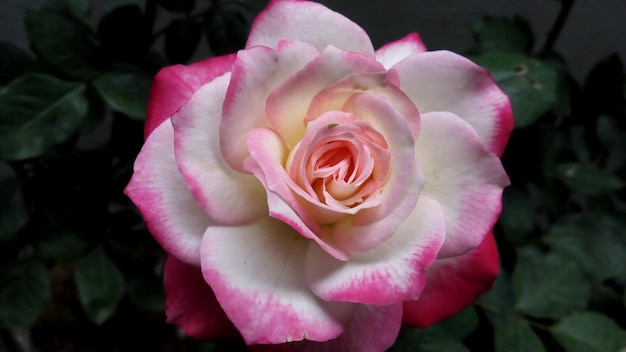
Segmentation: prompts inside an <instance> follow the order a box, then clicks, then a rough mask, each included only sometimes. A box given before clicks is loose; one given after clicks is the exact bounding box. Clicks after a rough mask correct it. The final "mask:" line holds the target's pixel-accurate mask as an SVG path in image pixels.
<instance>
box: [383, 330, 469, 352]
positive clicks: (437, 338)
mask: <svg viewBox="0 0 626 352" xmlns="http://www.w3.org/2000/svg"><path fill="white" fill-rule="evenodd" d="M417 346H419V349H418V350H419V351H420V352H431V351H432V352H439V351H446V352H448V351H449V352H469V349H467V347H465V346H464V345H463V343H461V341H459V340H457V339H456V338H454V337H452V336H451V335H448V334H446V333H445V331H443V330H441V329H437V328H429V329H412V328H404V329H403V331H401V333H400V336H398V339H397V340H396V342H395V344H394V345H393V346H392V347H391V348H390V349H389V352H405V351H406V352H409V351H411V352H413V351H416V347H417Z"/></svg>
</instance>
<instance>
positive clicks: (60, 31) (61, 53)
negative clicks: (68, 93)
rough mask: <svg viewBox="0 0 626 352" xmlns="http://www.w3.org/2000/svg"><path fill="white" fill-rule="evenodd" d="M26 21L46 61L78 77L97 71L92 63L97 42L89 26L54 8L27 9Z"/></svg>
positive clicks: (38, 51)
mask: <svg viewBox="0 0 626 352" xmlns="http://www.w3.org/2000/svg"><path fill="white" fill-rule="evenodd" d="M24 21H25V23H26V30H27V31H28V36H29V39H30V42H31V45H32V47H33V48H34V50H35V51H36V52H37V54H38V55H39V56H40V57H41V58H42V59H43V60H44V61H45V62H47V63H48V64H50V65H51V66H52V67H54V68H55V69H56V70H58V71H59V72H62V73H63V74H65V75H67V76H68V77H72V78H75V79H81V80H88V79H91V78H93V77H95V76H96V75H98V71H97V70H95V69H94V68H93V67H92V66H91V60H92V58H93V56H94V55H95V52H96V49H97V47H98V44H97V42H96V40H95V39H94V37H93V36H92V35H91V32H90V31H89V29H88V28H86V27H84V26H82V25H79V24H78V23H75V22H72V21H71V20H69V19H67V18H65V17H63V16H62V15H60V14H58V13H55V12H51V11H33V10H26V17H25V18H24Z"/></svg>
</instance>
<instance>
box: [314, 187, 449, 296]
mask: <svg viewBox="0 0 626 352" xmlns="http://www.w3.org/2000/svg"><path fill="white" fill-rule="evenodd" d="M444 222H445V220H444V215H443V210H442V208H441V206H439V204H438V203H437V202H435V201H433V200H432V199H429V198H427V197H420V199H419V201H418V202H417V205H416V207H415V209H414V210H413V212H412V213H411V215H410V216H409V217H408V218H407V219H406V220H405V221H404V222H403V223H402V225H401V226H400V228H399V229H398V231H397V232H396V233H395V234H394V235H393V236H392V237H391V238H389V239H388V240H387V241H385V242H383V243H381V244H379V245H378V246H377V247H376V248H374V249H372V250H370V251H368V252H359V253H351V254H350V260H349V261H346V262H341V261H338V260H336V259H334V258H331V257H329V256H328V254H327V253H326V252H324V251H323V250H321V249H320V248H319V247H317V246H310V247H309V250H308V252H307V257H306V273H307V280H308V282H309V285H310V287H311V289H312V290H313V292H314V293H315V294H316V295H317V296H318V297H320V298H322V299H324V300H329V301H347V302H356V303H365V304H375V305H384V304H390V303H394V302H399V301H407V300H415V299H417V298H418V297H419V295H420V293H421V292H422V288H423V287H424V284H425V282H426V274H425V272H424V269H425V268H426V267H428V266H429V265H430V264H431V263H432V262H433V260H435V258H436V257H437V253H438V251H439V248H441V245H442V244H443V241H444V238H445V227H444Z"/></svg>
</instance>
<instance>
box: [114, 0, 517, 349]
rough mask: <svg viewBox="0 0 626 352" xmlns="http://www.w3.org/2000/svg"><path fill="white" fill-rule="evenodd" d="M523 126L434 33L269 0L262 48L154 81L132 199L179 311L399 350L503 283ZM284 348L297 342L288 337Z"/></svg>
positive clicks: (211, 322)
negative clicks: (417, 331) (373, 32)
mask: <svg viewBox="0 0 626 352" xmlns="http://www.w3.org/2000/svg"><path fill="white" fill-rule="evenodd" d="M512 126H513V120H512V114H511V106H510V103H509V100H508V98H507V96H506V95H505V94H504V93H502V91H501V90H500V89H499V88H498V87H497V86H496V84H495V83H494V81H493V79H492V77H491V75H490V74H489V73H488V72H487V71H486V70H485V69H483V68H481V67H479V66H477V65H475V64H474V63H472V62H471V61H469V60H467V59H465V58H463V57H461V56H459V55H457V54H454V53H451V52H448V51H432V52H428V51H426V49H425V46H424V44H423V43H422V42H421V40H420V37H419V36H418V35H417V34H409V35H408V36H406V37H404V38H402V39H400V40H397V41H395V42H391V43H389V44H386V45H384V46H383V47H382V48H380V49H378V50H376V51H375V50H374V49H373V47H372V43H371V41H370V39H369V37H368V36H367V34H366V33H365V32H364V30H363V29H361V28H360V27H359V26H358V25H356V24H355V23H353V22H351V21H350V20H348V19H347V18H345V17H343V16H342V15H340V14H338V13H336V12H333V11H331V10H329V9H327V8H326V7H324V6H322V5H320V4H317V3H313V2H306V1H294V0H286V1H272V2H270V4H269V5H268V7H267V8H266V9H265V10H264V11H263V12H261V14H260V15H259V16H258V17H257V18H256V20H255V21H254V23H253V25H252V29H251V32H250V36H249V38H248V41H247V44H246V46H245V48H244V49H243V50H241V51H239V52H237V53H234V54H231V55H226V56H219V57H213V58H209V59H206V60H204V61H200V62H197V63H194V64H191V65H189V66H183V65H175V66H171V67H166V68H164V69H162V70H161V71H160V72H159V73H158V74H157V76H156V77H155V79H154V83H153V86H152V91H151V98H150V104H149V108H148V117H147V122H146V133H145V137H146V140H145V144H144V146H143V148H142V150H141V152H140V154H139V156H138V157H137V160H136V162H135V167H134V174H133V177H132V179H131V181H130V183H129V185H128V186H127V188H126V193H127V194H128V196H129V197H130V198H131V199H132V200H133V201H134V203H135V204H136V205H137V207H138V208H139V210H140V211H141V213H142V215H143V217H144V219H145V222H146V224H147V227H148V229H149V230H150V232H151V233H152V234H153V235H154V237H155V239H156V240H157V241H158V242H159V243H160V244H161V245H162V246H163V247H164V248H165V250H166V251H167V252H168V253H169V256H168V259H167V262H166V264H165V268H164V285H165V291H166V295H167V310H166V313H167V317H168V321H169V322H171V323H174V324H177V325H179V326H180V327H181V329H182V330H183V332H184V333H185V334H187V335H188V336H191V337H195V338H204V339H212V338H220V337H227V336H241V338H243V340H244V341H245V343H246V344H248V345H266V346H256V348H268V349H286V350H289V351H298V350H320V349H323V350H327V351H335V350H337V351H365V350H371V351H382V350H385V349H386V348H388V347H389V346H391V345H392V344H393V342H394V341H395V339H396V337H397V335H398V332H399V330H400V327H401V325H402V324H403V323H404V324H408V325H411V326H417V327H425V326H428V325H430V324H433V323H435V322H437V321H439V320H441V319H443V318H446V317H448V316H451V315H453V314H455V313H456V312H458V311H459V310H461V309H462V308H464V307H466V306H467V305H469V304H471V302H472V301H473V300H474V299H475V298H476V297H477V296H478V295H479V294H481V293H482V292H484V291H485V290H487V289H488V288H490V287H491V284H492V282H493V280H494V278H495V276H496V274H497V272H498V269H499V262H498V254H497V250H496V246H495V243H494V240H493V236H492V234H491V230H492V227H493V226H494V224H495V222H496V220H497V218H498V216H499V214H500V210H501V198H502V190H503V188H504V187H505V186H507V185H508V183H509V180H508V177H507V175H506V173H505V171H504V170H503V168H502V165H501V162H500V158H499V157H500V155H501V154H502V152H503V149H504V147H505V144H506V142H507V140H508V137H509V134H510V132H511V129H512ZM278 344H281V345H278Z"/></svg>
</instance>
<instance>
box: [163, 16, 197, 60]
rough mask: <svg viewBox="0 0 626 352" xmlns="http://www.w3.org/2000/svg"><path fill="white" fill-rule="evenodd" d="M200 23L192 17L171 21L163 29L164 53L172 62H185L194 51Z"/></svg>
mask: <svg viewBox="0 0 626 352" xmlns="http://www.w3.org/2000/svg"><path fill="white" fill-rule="evenodd" d="M201 37H202V25H201V24H200V23H199V22H198V21H196V20H195V19H193V18H184V19H179V20H175V21H172V23H170V25H169V26H168V27H167V29H166V30H165V55H167V59H168V60H169V61H170V62H171V63H174V64H177V63H184V62H187V61H188V60H189V59H190V58H191V56H192V55H193V54H194V53H195V52H196V49H197V48H198V44H199V43H200V38H201Z"/></svg>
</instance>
